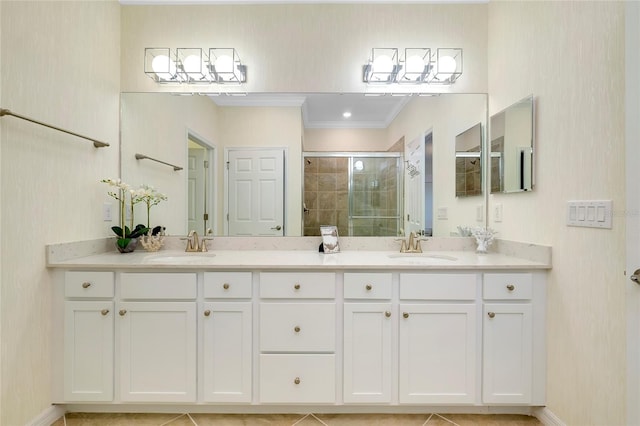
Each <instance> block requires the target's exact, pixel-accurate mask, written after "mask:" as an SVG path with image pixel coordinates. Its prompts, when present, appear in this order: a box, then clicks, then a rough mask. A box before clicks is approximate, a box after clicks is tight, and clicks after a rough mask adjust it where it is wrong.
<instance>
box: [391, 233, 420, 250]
mask: <svg viewBox="0 0 640 426" xmlns="http://www.w3.org/2000/svg"><path fill="white" fill-rule="evenodd" d="M397 241H402V244H400V253H422V247H421V246H420V241H422V239H421V238H420V236H419V235H418V234H417V233H415V232H410V233H409V241H405V240H404V239H401V240H397Z"/></svg>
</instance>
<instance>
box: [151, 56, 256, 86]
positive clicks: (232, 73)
mask: <svg viewBox="0 0 640 426" xmlns="http://www.w3.org/2000/svg"><path fill="white" fill-rule="evenodd" d="M144 73H145V74H147V75H148V76H149V77H151V78H152V79H153V80H154V81H156V82H158V83H162V84H170V83H173V84H230V85H241V84H242V83H244V82H246V81H247V67H246V66H245V65H243V64H242V62H241V61H240V57H239V56H238V53H237V52H236V50H235V49H234V48H211V49H209V51H208V52H205V51H204V49H201V48H199V47H195V48H194V47H187V48H178V49H175V51H174V52H172V51H171V49H169V48H166V47H160V48H150V47H148V48H146V49H144Z"/></svg>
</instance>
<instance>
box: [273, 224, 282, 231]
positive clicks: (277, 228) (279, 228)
mask: <svg viewBox="0 0 640 426" xmlns="http://www.w3.org/2000/svg"><path fill="white" fill-rule="evenodd" d="M271 229H275V230H276V231H279V230H281V229H282V226H280V225H278V226H274V227H273V228H271Z"/></svg>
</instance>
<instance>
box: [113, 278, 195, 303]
mask: <svg viewBox="0 0 640 426" xmlns="http://www.w3.org/2000/svg"><path fill="white" fill-rule="evenodd" d="M196 290H197V286H196V274H195V273H186V272H185V273H173V272H171V273H138V272H136V273H123V274H122V275H120V297H121V298H122V299H195V298H196Z"/></svg>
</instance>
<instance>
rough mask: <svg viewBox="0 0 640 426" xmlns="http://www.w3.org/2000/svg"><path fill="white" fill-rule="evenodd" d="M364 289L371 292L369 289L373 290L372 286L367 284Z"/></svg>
mask: <svg viewBox="0 0 640 426" xmlns="http://www.w3.org/2000/svg"><path fill="white" fill-rule="evenodd" d="M365 288H366V289H367V291H371V289H372V288H373V286H372V285H371V284H367V285H366V286H365Z"/></svg>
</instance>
